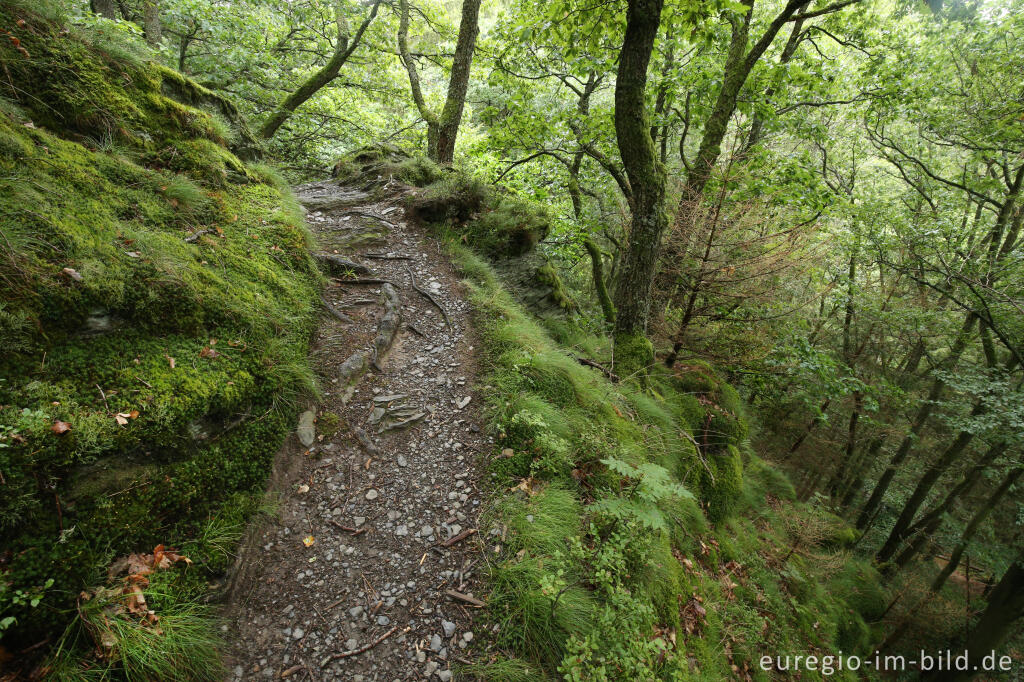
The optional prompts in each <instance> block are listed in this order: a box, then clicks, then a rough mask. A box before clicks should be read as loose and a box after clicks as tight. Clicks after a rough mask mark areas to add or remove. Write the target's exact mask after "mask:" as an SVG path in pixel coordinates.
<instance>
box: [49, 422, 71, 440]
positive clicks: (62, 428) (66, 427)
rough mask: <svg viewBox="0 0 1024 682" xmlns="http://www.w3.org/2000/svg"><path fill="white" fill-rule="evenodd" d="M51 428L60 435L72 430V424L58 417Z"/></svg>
mask: <svg viewBox="0 0 1024 682" xmlns="http://www.w3.org/2000/svg"><path fill="white" fill-rule="evenodd" d="M50 430H51V431H53V432H54V433H55V434H57V435H58V436H60V435H63V434H65V433H67V432H68V431H70V430H71V424H68V423H67V422H62V421H61V420H59V419H58V420H57V421H55V422H53V426H51V427H50Z"/></svg>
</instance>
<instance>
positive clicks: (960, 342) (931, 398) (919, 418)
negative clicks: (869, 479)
mask: <svg viewBox="0 0 1024 682" xmlns="http://www.w3.org/2000/svg"><path fill="white" fill-rule="evenodd" d="M973 324H974V313H968V314H967V318H966V319H965V321H964V325H963V328H962V329H961V330H960V334H959V335H958V336H957V338H956V341H954V342H953V347H952V348H951V349H950V353H949V357H948V358H947V363H946V364H947V365H949V367H950V368H952V367H955V366H956V363H957V361H958V360H959V359H960V355H961V354H962V353H963V352H964V348H966V346H967V338H968V332H969V331H970V329H971V326H973ZM945 388H946V382H944V381H943V380H942V379H935V380H934V381H933V382H932V387H931V390H930V391H929V392H928V397H927V398H925V400H924V402H922V403H921V405H920V406H919V407H918V409H917V415H915V417H914V421H913V423H912V424H911V427H910V431H909V432H908V433H907V435H906V436H905V437H904V438H903V442H901V443H900V446H899V448H898V449H897V450H896V454H894V455H893V456H892V459H890V460H889V465H888V466H887V467H886V469H885V471H884V472H883V473H882V477H881V478H880V479H878V483H876V484H875V489H874V490H873V491H872V492H871V497H870V498H868V501H867V503H866V504H865V505H864V508H863V509H862V510H861V512H860V516H858V517H857V528H858V529H859V530H864V529H865V528H867V526H868V522H869V521H870V520H871V519H872V518H874V516H875V512H876V511H878V508H879V507H880V506H881V504H882V499H883V498H884V497H885V493H886V492H887V491H888V490H889V485H890V484H891V483H892V479H893V478H895V477H896V473H897V472H898V471H899V468H900V466H901V465H902V464H903V462H904V460H906V459H907V456H908V455H910V449H911V448H912V447H913V445H914V443H915V442H916V441H917V438H918V436H919V435H920V434H921V431H922V429H924V425H925V424H926V423H928V418H929V417H930V416H931V414H932V408H934V406H935V401H936V400H938V399H939V397H941V396H942V392H943V390H944V389H945Z"/></svg>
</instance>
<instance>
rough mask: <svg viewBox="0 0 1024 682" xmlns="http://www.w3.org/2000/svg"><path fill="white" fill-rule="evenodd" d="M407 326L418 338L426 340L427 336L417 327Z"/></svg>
mask: <svg viewBox="0 0 1024 682" xmlns="http://www.w3.org/2000/svg"><path fill="white" fill-rule="evenodd" d="M405 326H406V327H407V328H408V329H409V331H411V332H412V333H413V334H415V335H416V336H419V337H420V338H424V339H425V338H427V335H426V334H424V333H423V332H421V331H420V330H419V329H417V328H416V325H414V324H407V325H405Z"/></svg>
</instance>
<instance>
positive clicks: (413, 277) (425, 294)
mask: <svg viewBox="0 0 1024 682" xmlns="http://www.w3.org/2000/svg"><path fill="white" fill-rule="evenodd" d="M405 270H406V272H408V273H409V279H410V281H412V288H413V289H415V290H416V291H418V292H419V293H420V294H422V295H423V297H424V298H426V299H427V300H428V301H430V302H431V303H433V304H434V306H435V307H436V308H437V309H438V310H440V311H441V315H442V316H443V317H444V323H445V324H447V325H448V328H449V329H452V321H451V320H450V319H448V312H447V311H446V310H445V309H444V307H443V306H442V305H441V304H440V303H438V302H437V299H436V298H434V297H433V295H431V294H430V292H429V291H427V290H426V289H421V288H420V287H419V285H417V284H416V275H414V274H412V268H411V267H409V265H408V264H406V266H405Z"/></svg>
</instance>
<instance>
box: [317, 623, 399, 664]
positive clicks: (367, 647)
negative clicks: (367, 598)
mask: <svg viewBox="0 0 1024 682" xmlns="http://www.w3.org/2000/svg"><path fill="white" fill-rule="evenodd" d="M398 628H399V626H398V625H396V626H395V627H393V628H391V629H390V630H388V631H387V632H385V633H384V634H383V635H381V636H380V637H378V638H377V639H375V640H373V641H372V642H370V643H369V644H366V645H363V646H361V647H359V648H358V649H350V650H349V651H340V652H338V653H336V654H331V655H330V656H328V657H327V658H325V659H324V661H323V663H321V664H320V667H321V668H326V667H327V664H328V663H330V662H331V661H336V660H338V659H339V658H348V657H349V656H358V655H359V654H362V653H365V652H367V651H369V650H370V649H372V648H373V647H375V646H377V645H378V644H380V643H381V642H383V641H384V640H385V639H387V638H388V637H390V636H391V635H393V634H395V633H396V632H397V631H398ZM408 631H409V628H408V627H406V628H405V630H404V632H408Z"/></svg>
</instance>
